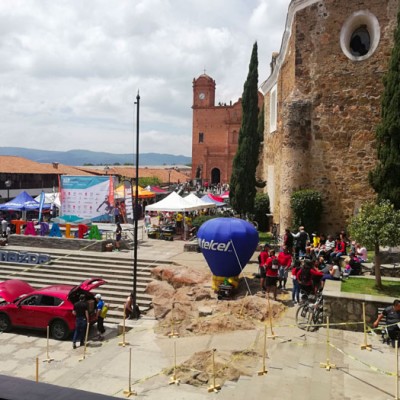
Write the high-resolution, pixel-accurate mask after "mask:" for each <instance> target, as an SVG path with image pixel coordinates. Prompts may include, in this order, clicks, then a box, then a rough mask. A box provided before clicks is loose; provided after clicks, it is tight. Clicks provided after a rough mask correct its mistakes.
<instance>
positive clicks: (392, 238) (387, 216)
mask: <svg viewBox="0 0 400 400" xmlns="http://www.w3.org/2000/svg"><path fill="white" fill-rule="evenodd" d="M348 229H349V232H350V236H351V238H353V239H354V240H356V241H357V242H360V243H362V244H363V245H365V246H367V248H370V249H373V250H374V253H375V257H374V258H375V260H374V261H375V262H374V264H375V285H376V287H377V288H382V279H381V254H380V247H381V246H390V247H392V246H397V245H399V244H400V211H398V210H396V209H395V208H394V206H393V205H392V204H391V203H390V202H389V201H387V200H386V201H381V202H379V203H378V204H376V203H373V202H370V203H366V204H364V205H363V206H362V207H361V209H360V212H359V213H358V214H357V215H355V216H354V217H353V218H352V219H351V221H350V224H349V227H348Z"/></svg>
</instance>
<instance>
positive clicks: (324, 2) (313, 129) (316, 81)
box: [258, 0, 399, 234]
mask: <svg viewBox="0 0 400 400" xmlns="http://www.w3.org/2000/svg"><path fill="white" fill-rule="evenodd" d="M398 6H399V0H359V1H349V0H292V1H291V3H290V5H289V10H288V16H287V22H286V28H285V33H284V36H283V39H282V44H281V49H280V53H279V54H275V53H274V55H273V58H272V62H271V75H270V76H269V78H268V79H267V80H266V81H265V82H264V83H263V84H262V86H261V90H262V92H263V93H264V107H265V110H264V111H265V127H264V145H263V153H262V159H261V162H260V165H259V171H258V173H259V176H261V178H262V179H263V180H266V181H267V186H266V189H265V190H266V191H267V192H268V194H269V197H270V202H271V212H272V213H273V218H274V222H275V223H277V224H279V229H280V232H282V231H283V230H284V229H285V228H286V227H291V226H292V215H291V210H290V197H291V194H292V193H293V191H296V190H299V189H305V188H310V189H315V190H318V191H319V192H320V193H321V194H322V195H323V205H324V213H323V220H322V226H321V229H322V231H324V232H326V233H333V234H334V233H335V232H337V231H338V230H340V229H343V228H345V227H346V224H347V222H348V220H349V218H350V217H351V216H353V215H354V213H355V212H356V211H357V210H358V208H359V207H360V205H361V204H362V203H363V202H365V201H366V200H369V199H373V198H374V193H373V191H372V189H371V188H370V186H369V184H368V173H369V171H370V170H371V169H372V168H373V167H374V165H375V163H376V143H375V127H376V125H377V123H378V122H379V120H380V102H381V95H382V91H383V84H382V77H383V75H384V73H385V71H386V70H387V65H388V60H389V57H390V52H391V48H392V44H393V33H394V29H395V26H396V14H397V10H398ZM306 228H307V227H306Z"/></svg>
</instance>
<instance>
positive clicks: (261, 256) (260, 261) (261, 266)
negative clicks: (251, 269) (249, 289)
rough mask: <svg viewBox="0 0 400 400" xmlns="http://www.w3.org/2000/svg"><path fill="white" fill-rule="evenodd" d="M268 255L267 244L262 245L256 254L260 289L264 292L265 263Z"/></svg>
mask: <svg viewBox="0 0 400 400" xmlns="http://www.w3.org/2000/svg"><path fill="white" fill-rule="evenodd" d="M268 257H269V246H268V244H266V245H264V247H263V249H262V251H261V252H260V254H259V255H258V266H259V274H260V286H261V291H262V292H263V293H264V292H265V272H266V270H265V268H266V265H267V260H268Z"/></svg>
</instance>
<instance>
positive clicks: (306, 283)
mask: <svg viewBox="0 0 400 400" xmlns="http://www.w3.org/2000/svg"><path fill="white" fill-rule="evenodd" d="M302 272H303V268H301V269H300V270H299V272H297V275H296V279H297V280H298V282H299V283H300V284H301V285H304V286H311V285H312V277H313V276H320V277H322V276H324V273H323V272H321V271H317V270H316V269H314V268H311V269H310V277H309V279H308V280H304V278H303V279H302V276H301V273H302Z"/></svg>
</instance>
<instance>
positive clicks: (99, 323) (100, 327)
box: [94, 293, 106, 340]
mask: <svg viewBox="0 0 400 400" xmlns="http://www.w3.org/2000/svg"><path fill="white" fill-rule="evenodd" d="M94 297H95V299H96V302H97V304H96V315H97V332H98V336H97V338H98V339H99V340H104V336H103V335H104V332H105V331H106V330H105V328H104V317H105V315H104V314H103V307H104V306H105V305H104V301H103V300H102V298H101V294H100V293H97V294H96V296H94ZM103 315H104V317H103Z"/></svg>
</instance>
